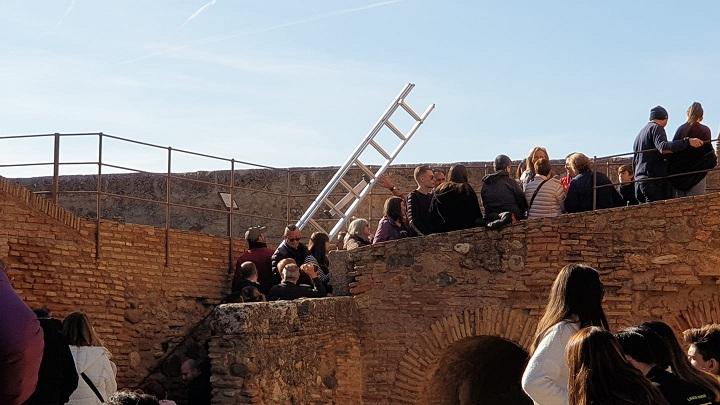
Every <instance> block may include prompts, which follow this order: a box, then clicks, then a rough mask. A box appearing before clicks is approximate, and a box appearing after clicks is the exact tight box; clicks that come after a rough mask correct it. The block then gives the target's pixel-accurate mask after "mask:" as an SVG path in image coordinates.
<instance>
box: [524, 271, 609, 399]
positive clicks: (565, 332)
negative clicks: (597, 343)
mask: <svg viewBox="0 0 720 405" xmlns="http://www.w3.org/2000/svg"><path fill="white" fill-rule="evenodd" d="M603 294H604V290H603V285H602V282H601V281H600V274H599V273H598V271H597V270H595V269H594V268H592V267H589V266H587V265H584V264H569V265H567V266H565V267H563V268H562V269H561V270H560V273H559V274H558V275H557V277H556V278H555V281H554V282H553V285H552V288H551V289H550V297H549V298H548V304H547V307H546V308H545V313H544V314H543V316H542V318H541V319H540V321H539V322H538V326H537V331H536V332H535V341H534V342H533V345H532V346H531V348H530V353H531V354H530V360H529V361H528V365H527V367H526V368H525V372H524V373H523V376H522V388H523V390H524V391H525V393H526V394H527V395H528V396H529V397H530V398H531V399H532V400H533V402H534V403H535V404H536V405H567V404H568V366H567V362H566V356H565V349H566V346H567V343H568V341H569V340H570V338H571V337H572V336H573V335H574V334H575V333H576V332H577V331H578V330H579V329H580V328H584V327H586V326H600V327H603V328H605V329H607V328H608V323H607V318H606V317H605V312H604V311H603V309H602V299H603Z"/></svg>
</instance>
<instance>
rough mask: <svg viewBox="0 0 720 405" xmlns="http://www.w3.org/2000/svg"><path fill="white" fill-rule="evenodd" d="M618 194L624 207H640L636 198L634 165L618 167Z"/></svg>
mask: <svg viewBox="0 0 720 405" xmlns="http://www.w3.org/2000/svg"><path fill="white" fill-rule="evenodd" d="M618 179H620V183H621V184H620V185H619V186H618V189H617V190H618V193H620V197H622V205H623V206H628V205H638V204H639V202H638V200H637V197H636V196H635V183H633V167H632V165H622V166H620V167H618Z"/></svg>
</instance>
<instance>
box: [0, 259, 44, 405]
mask: <svg viewBox="0 0 720 405" xmlns="http://www.w3.org/2000/svg"><path fill="white" fill-rule="evenodd" d="M0 325H4V326H3V327H0V404H3V405H20V404H22V403H23V402H25V401H26V400H27V399H28V398H30V395H32V393H33V391H35V385H37V379H38V372H39V371H40V361H41V360H42V355H43V347H44V342H43V331H42V328H41V327H40V322H39V321H38V320H37V317H36V316H35V314H34V313H33V312H32V311H31V310H30V308H28V306H27V305H26V304H25V302H23V300H22V299H21V298H20V297H19V296H18V295H17V293H15V290H14V289H13V288H12V285H11V284H10V280H9V279H8V277H7V274H5V271H4V270H2V269H1V268H0ZM8 325H12V326H9V327H8Z"/></svg>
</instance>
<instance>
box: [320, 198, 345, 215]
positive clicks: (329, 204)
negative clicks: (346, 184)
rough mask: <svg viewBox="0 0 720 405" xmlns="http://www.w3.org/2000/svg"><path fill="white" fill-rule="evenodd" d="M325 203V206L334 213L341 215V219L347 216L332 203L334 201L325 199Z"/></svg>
mask: <svg viewBox="0 0 720 405" xmlns="http://www.w3.org/2000/svg"><path fill="white" fill-rule="evenodd" d="M323 202H324V203H325V205H327V206H328V207H330V211H332V212H334V213H335V214H336V215H340V216H341V217H344V216H345V214H343V212H342V211H340V210H339V209H338V207H336V206H335V204H333V203H332V201H330V200H328V199H327V198H325V199H323Z"/></svg>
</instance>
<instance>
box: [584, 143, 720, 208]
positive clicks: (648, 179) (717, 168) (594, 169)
mask: <svg viewBox="0 0 720 405" xmlns="http://www.w3.org/2000/svg"><path fill="white" fill-rule="evenodd" d="M718 142H720V137H718V138H716V139H711V140H709V141H705V142H704V144H705V145H708V144H709V145H712V144H713V143H715V144H716V147H717V144H718ZM688 148H692V147H691V146H688ZM641 153H658V154H660V152H659V151H658V150H657V149H655V148H652V149H644V150H640V151H633V152H628V153H619V154H615V155H608V156H600V157H598V156H593V159H592V172H593V185H592V189H593V204H592V209H593V211H595V210H597V192H598V189H601V188H607V187H613V188H614V187H617V186H620V185H624V184H633V185H634V184H636V183H644V182H651V181H664V180H667V179H671V178H676V177H682V176H688V175H693V174H701V173H711V172H716V171H720V166H715V167H714V168H712V169H704V170H693V171H689V172H681V173H674V174H669V175H666V176H662V177H644V178H641V179H636V178H635V177H633V179H632V180H631V181H629V182H622V181H618V182H617V183H616V182H613V181H612V180H610V183H609V184H601V185H598V184H597V174H598V171H597V170H598V169H599V167H598V162H599V161H605V165H606V176H607V177H608V178H610V176H611V174H610V165H611V160H613V159H618V158H626V159H632V158H633V157H634V156H635V155H639V154H641ZM663 155H664V156H670V155H671V154H663ZM621 164H622V163H621ZM668 198H671V196H668Z"/></svg>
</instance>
